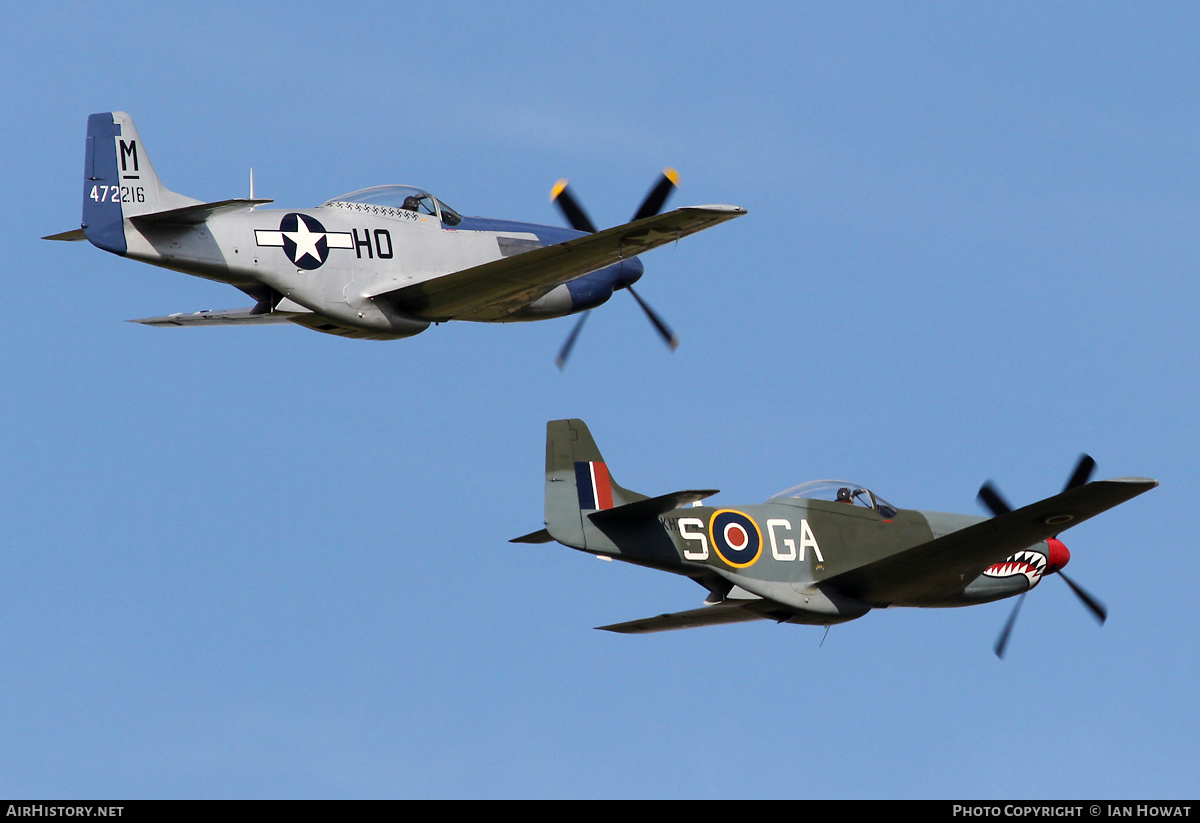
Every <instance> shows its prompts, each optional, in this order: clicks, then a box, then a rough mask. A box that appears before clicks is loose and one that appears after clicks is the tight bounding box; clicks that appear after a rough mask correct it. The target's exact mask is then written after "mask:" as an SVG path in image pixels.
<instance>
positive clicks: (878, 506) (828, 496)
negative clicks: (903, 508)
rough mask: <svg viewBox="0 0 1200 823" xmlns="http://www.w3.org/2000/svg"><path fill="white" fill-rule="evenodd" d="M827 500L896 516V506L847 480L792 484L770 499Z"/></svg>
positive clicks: (890, 516)
mask: <svg viewBox="0 0 1200 823" xmlns="http://www.w3.org/2000/svg"><path fill="white" fill-rule="evenodd" d="M793 498H795V499H802V500H827V501H829V502H840V503H849V504H852V505H855V506H861V507H863V508H866V509H874V510H876V511H877V512H879V514H880V515H882V516H883V517H886V518H892V517H895V516H896V507H895V506H893V505H892V504H890V503H888V502H887V501H886V500H884V499H883V498H882V497H879V496H877V495H876V494H875V493H874V492H872V491H871V490H870V489H866V488H863V487H862V486H860V485H858V484H857V483H851V482H849V481H847V480H810V481H809V482H807V483H801V484H800V485H799V486H792V487H791V488H790V489H785V490H784V491H781V492H780V493H779V494H777V495H775V496H774V497H772V498H771V499H772V500H787V499H793Z"/></svg>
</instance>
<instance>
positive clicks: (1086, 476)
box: [977, 454, 1108, 659]
mask: <svg viewBox="0 0 1200 823" xmlns="http://www.w3.org/2000/svg"><path fill="white" fill-rule="evenodd" d="M1095 468H1096V461H1095V460H1093V459H1092V458H1091V457H1090V456H1088V455H1086V454H1084V455H1080V457H1079V462H1078V463H1076V464H1075V471H1073V472H1072V473H1071V477H1070V479H1069V480H1067V485H1066V486H1064V487H1063V491H1064V492H1066V491H1070V490H1071V489H1073V488H1075V487H1076V486H1083V485H1085V484H1087V482H1088V481H1089V480H1090V479H1091V477H1092V472H1093V471H1094V470H1095ZM977 499H978V500H979V502H980V504H982V505H983V507H984V508H986V509H987V510H988V511H990V512H991V513H992V516H993V517H999V516H1000V515H1002V514H1008V513H1009V512H1011V511H1012V510H1013V508H1012V506H1011V505H1009V502H1008V501H1007V500H1005V499H1004V496H1003V495H1001V494H1000V492H999V491H997V489H996V487H995V486H994V485H992V482H991V481H990V480H989V481H988V482H986V483H984V484H983V485H982V486H981V487H980V489H979V496H978V498H977ZM1046 543H1047V545H1048V546H1049V548H1050V558H1049V565H1048V566H1047V569H1046V573H1047V574H1053V573H1055V572H1058V576H1059V577H1061V578H1062V579H1063V582H1065V583H1066V584H1067V586H1069V587H1070V589H1071V591H1073V592H1074V593H1075V596H1076V597H1078V598H1079V600H1080V602H1082V603H1083V605H1084V606H1086V607H1087V609H1088V611H1090V612H1091V613H1092V615H1093V616H1095V618H1096V619H1097V620H1098V621H1100V624H1101V625H1103V624H1104V621H1105V620H1106V619H1107V618H1108V610H1107V609H1106V608H1105V607H1104V604H1103V603H1101V602H1100V601H1099V600H1097V599H1096V598H1094V597H1093V596H1092V595H1090V594H1088V592H1086V591H1085V590H1084V589H1083V587H1081V586H1080V585H1079V584H1078V583H1076V582H1075V581H1074V580H1072V579H1071V578H1069V577H1067V575H1066V574H1065V573H1064V572H1063V570H1062V567H1063V566H1065V565H1067V561H1069V560H1070V559H1071V553H1070V552H1069V551H1067V547H1066V546H1064V545H1063V544H1062V542H1061V541H1059V540H1058V539H1057V537H1051V538H1049V539H1047V540H1046ZM1028 593H1029V592H1028V591H1025V592H1022V593H1021V595H1020V597H1018V598H1017V602H1016V604H1015V605H1014V606H1013V610H1012V614H1010V615H1009V616H1008V620H1007V621H1006V622H1005V624H1004V629H1003V630H1002V631H1001V632H1000V637H999V638H997V640H996V646H995V651H996V656H997V657H999V658H1001V659H1003V658H1004V651H1005V649H1006V648H1007V647H1008V638H1009V635H1010V634H1012V629H1013V625H1014V624H1015V623H1016V622H1017V613H1018V612H1020V611H1021V604H1022V603H1024V602H1025V595H1026V594H1028Z"/></svg>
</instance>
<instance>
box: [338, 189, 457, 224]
mask: <svg viewBox="0 0 1200 823" xmlns="http://www.w3.org/2000/svg"><path fill="white" fill-rule="evenodd" d="M344 204H358V205H364V206H378V207H381V208H384V209H397V210H399V211H411V212H416V213H417V214H427V215H429V216H430V217H436V218H437V219H438V220H441V221H442V222H443V223H444V224H446V225H447V226H457V225H458V224H459V223H461V222H462V216H461V215H460V214H459V213H458V212H456V211H455V210H454V209H452V208H450V207H449V206H447V205H446V204H445V203H443V202H441V201H440V200H438V199H437V198H436V197H434V196H433V195H432V194H430V193H429V192H427V191H423V190H421V189H418V188H416V187H415V186H373V187H371V188H369V189H359V190H358V191H352V192H350V193H349V194H343V195H342V196H340V197H335V198H333V199H332V200H330V201H328V202H326V203H325V205H326V206H334V205H344Z"/></svg>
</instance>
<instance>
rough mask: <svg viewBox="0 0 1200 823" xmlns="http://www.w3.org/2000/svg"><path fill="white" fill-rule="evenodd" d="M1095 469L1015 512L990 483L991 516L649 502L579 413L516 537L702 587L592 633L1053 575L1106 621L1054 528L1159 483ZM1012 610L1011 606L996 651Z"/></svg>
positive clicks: (821, 613) (869, 503)
mask: <svg viewBox="0 0 1200 823" xmlns="http://www.w3.org/2000/svg"><path fill="white" fill-rule="evenodd" d="M1094 466H1095V463H1094V461H1092V459H1091V458H1090V457H1087V456H1086V455H1085V456H1084V457H1083V458H1082V459H1081V460H1080V462H1079V465H1078V466H1077V468H1076V470H1075V472H1074V473H1073V474H1072V476H1071V479H1070V480H1069V481H1068V482H1067V486H1066V488H1065V489H1064V490H1063V491H1062V492H1060V493H1059V494H1056V495H1054V496H1053V497H1048V498H1046V499H1045V500H1041V501H1038V502H1036V503H1033V504H1031V505H1028V506H1024V507H1022V508H1018V509H1014V508H1012V507H1011V506H1010V505H1008V503H1007V502H1005V501H1004V499H1003V498H1002V497H1001V496H1000V494H999V492H997V491H996V490H995V489H994V488H993V487H992V486H991V484H990V483H989V484H986V485H985V486H984V487H983V488H982V489H981V491H980V495H979V498H980V501H981V502H982V503H983V504H984V505H986V506H987V507H988V508H989V509H990V510H991V511H992V513H993V515H994V516H993V517H991V518H986V517H980V516H976V515H963V514H948V513H942V512H931V511H917V510H914V509H901V508H897V507H896V506H893V505H892V504H891V503H888V502H887V501H886V500H884V499H883V498H882V497H880V496H878V495H877V494H875V493H874V492H873V491H871V490H869V489H867V488H864V487H862V486H860V485H858V484H856V483H850V482H846V481H833V480H822V481H814V482H811V483H804V484H802V485H799V486H795V487H793V488H791V489H788V490H786V491H784V492H781V493H780V494H778V495H776V496H775V497H772V498H771V499H769V500H767V501H766V502H764V503H755V504H748V505H736V506H705V505H700V503H701V501H703V500H705V499H706V498H708V497H711V496H712V495H714V494H716V493H717V491H716V490H715V489H689V490H684V491H677V492H672V493H670V494H663V495H658V496H656V497H648V496H646V495H644V494H638V493H637V492H633V491H630V490H628V489H625V488H623V487H622V486H620V485H619V484H618V483H617V481H616V480H615V479H614V477H613V475H612V474H611V472H610V470H609V467H608V464H607V463H606V462H605V460H604V457H603V456H602V455H601V454H600V451H599V450H598V449H597V447H596V444H595V441H593V439H592V436H591V433H590V432H589V431H588V428H587V426H586V425H585V424H584V422H583V421H582V420H554V421H551V422H550V423H549V424H547V427H546V489H545V495H546V511H545V526H546V527H545V528H544V529H542V530H540V531H536V532H533V533H531V534H527V535H524V536H523V537H518V538H515V539H514V540H513V541H512V542H514V543H545V542H551V541H557V542H559V543H562V544H563V545H566V546H569V547H571V548H573V549H578V550H580V551H583V552H588V553H590V554H594V555H598V556H601V557H605V558H610V559H614V560H623V561H626V562H629V563H634V564H637V565H640V566H647V567H650V568H653V569H659V570H660V571H665V572H670V573H672V574H678V575H682V576H685V577H690V578H691V579H692V580H694V581H696V582H697V583H698V584H700V585H701V586H702V587H703V588H704V589H705V590H706V591H707V592H708V596H707V598H706V599H705V601H704V605H703V606H701V607H700V608H697V609H692V610H689V611H682V612H675V613H672V614H660V615H657V616H655V617H648V618H644V619H641V620H632V621H628V622H624V623H616V624H613V625H609V626H602V627H600V628H603V629H605V630H607V631H613V632H621V633H626V634H640V633H645V632H658V631H668V630H672V629H686V628H693V627H696V626H711V625H718V624H723V623H740V622H745V621H750V620H773V621H776V622H778V623H800V624H811V625H818V626H829V625H832V624H835V623H844V622H846V621H848V620H854V619H857V618H859V617H862V616H863V615H865V614H866V613H867V612H869V611H871V610H872V609H879V608H888V607H897V606H911V607H921V608H940V607H952V606H970V605H973V604H976V603H988V602H991V601H993V600H1000V599H1003V598H1006V597H1013V596H1016V595H1020V596H1021V598H1023V597H1024V595H1025V593H1027V592H1028V591H1029V590H1031V589H1032V588H1034V587H1035V586H1037V585H1038V583H1040V582H1041V580H1042V578H1043V577H1045V576H1046V575H1050V574H1054V573H1058V574H1059V576H1060V577H1062V578H1063V579H1064V580H1065V581H1066V582H1067V584H1068V585H1069V586H1070V587H1071V589H1072V591H1074V592H1075V593H1076V595H1078V596H1079V598H1080V600H1081V601H1082V602H1083V603H1084V605H1085V606H1087V607H1088V609H1089V610H1091V611H1092V613H1093V614H1094V615H1095V616H1096V617H1097V618H1098V619H1099V620H1100V621H1101V622H1103V620H1104V617H1105V616H1106V612H1105V610H1104V607H1103V606H1102V605H1100V603H1099V602H1098V601H1096V600H1095V598H1093V597H1091V595H1089V594H1087V592H1085V591H1084V590H1083V589H1082V588H1081V587H1080V586H1079V585H1078V584H1076V583H1075V582H1074V581H1072V580H1070V579H1069V578H1067V577H1066V575H1065V574H1063V572H1062V568H1063V567H1064V566H1065V565H1066V564H1067V562H1068V561H1069V560H1070V557H1071V554H1070V552H1069V551H1068V550H1067V547H1066V546H1065V545H1064V544H1063V543H1062V541H1060V540H1059V539H1058V535H1059V534H1060V533H1062V532H1063V531H1065V530H1066V529H1069V528H1071V527H1072V526H1075V525H1078V524H1079V523H1082V522H1083V521H1085V520H1088V519H1089V518H1091V517H1094V516H1096V515H1098V514H1100V513H1101V512H1104V511H1106V510H1107V509H1110V508H1112V507H1114V506H1117V505H1119V504H1121V503H1124V502H1125V501H1127V500H1130V499H1132V498H1134V497H1136V496H1137V495H1139V494H1142V493H1143V492H1146V491H1149V490H1150V489H1152V488H1154V487H1155V486H1157V485H1158V483H1157V481H1154V480H1150V479H1147V478H1143V477H1123V478H1118V479H1115V480H1102V481H1094V482H1089V479H1090V476H1091V472H1092V469H1093V468H1094ZM1020 603H1021V599H1020V598H1019V599H1018V600H1017V607H1018V608H1019V606H1020ZM1015 617H1016V610H1015V609H1014V611H1013V616H1012V617H1011V618H1010V619H1009V622H1008V624H1007V625H1006V626H1005V628H1004V631H1003V632H1002V634H1001V636H1000V639H999V641H998V642H997V644H996V654H997V655H999V656H1003V654H1004V650H1005V646H1006V644H1007V641H1008V636H1009V633H1010V632H1011V630H1012V624H1013V621H1014V620H1015Z"/></svg>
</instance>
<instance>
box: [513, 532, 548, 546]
mask: <svg viewBox="0 0 1200 823" xmlns="http://www.w3.org/2000/svg"><path fill="white" fill-rule="evenodd" d="M508 542H509V543H553V542H554V538H553V537H551V536H550V532H549V531H547V530H546V529H539V530H538V531H535V532H530V533H529V534H523V535H521V536H520V537H514V538H513V539H512V540H509V541H508Z"/></svg>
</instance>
